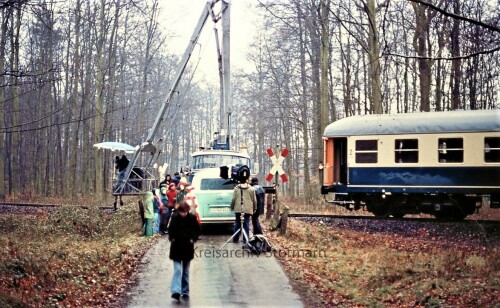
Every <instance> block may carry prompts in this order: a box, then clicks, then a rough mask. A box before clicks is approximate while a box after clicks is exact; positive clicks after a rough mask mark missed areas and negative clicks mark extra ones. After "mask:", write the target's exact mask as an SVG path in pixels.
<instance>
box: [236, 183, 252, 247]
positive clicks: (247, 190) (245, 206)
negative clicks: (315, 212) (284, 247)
mask: <svg viewBox="0 0 500 308" xmlns="http://www.w3.org/2000/svg"><path fill="white" fill-rule="evenodd" d="M256 208H257V198H256V196H255V190H254V189H253V188H251V186H250V185H249V184H248V180H243V181H241V183H240V184H239V185H237V186H236V187H235V188H234V191H233V199H232V200H231V210H232V211H233V212H234V213H235V215H236V220H235V221H234V227H233V231H234V233H235V235H234V238H233V242H234V243H238V241H239V238H240V233H241V232H239V231H238V230H240V229H241V214H243V230H244V231H245V233H246V235H247V236H249V233H248V232H249V222H250V215H252V214H253V213H254V212H255V210H256ZM237 231H238V233H237V234H236V232H237ZM243 240H244V241H245V242H246V240H247V239H245V237H244V236H243Z"/></svg>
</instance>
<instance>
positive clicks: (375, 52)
mask: <svg viewBox="0 0 500 308" xmlns="http://www.w3.org/2000/svg"><path fill="white" fill-rule="evenodd" d="M367 13H368V24H369V25H368V27H369V32H368V49H369V51H368V59H369V62H370V63H369V64H370V66H369V70H370V84H371V86H370V88H371V97H370V98H371V103H372V104H371V108H370V109H371V111H372V113H375V114H381V113H383V110H382V93H381V87H380V61H379V43H378V31H377V14H376V10H375V0H368V5H367Z"/></svg>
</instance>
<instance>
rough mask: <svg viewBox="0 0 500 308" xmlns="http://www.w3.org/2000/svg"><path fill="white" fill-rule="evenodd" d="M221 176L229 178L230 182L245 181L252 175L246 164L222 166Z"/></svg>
mask: <svg viewBox="0 0 500 308" xmlns="http://www.w3.org/2000/svg"><path fill="white" fill-rule="evenodd" d="M219 168H220V177H221V178H223V179H225V180H229V182H230V183H245V182H246V180H248V178H249V177H250V168H248V166H246V165H240V164H238V165H234V166H222V167H219Z"/></svg>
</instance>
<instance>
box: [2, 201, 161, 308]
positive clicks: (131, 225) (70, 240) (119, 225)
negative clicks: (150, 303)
mask: <svg viewBox="0 0 500 308" xmlns="http://www.w3.org/2000/svg"><path fill="white" fill-rule="evenodd" d="M140 224H141V222H140V218H139V215H138V214H137V212H136V210H135V208H133V207H132V206H125V207H121V208H120V211H118V212H116V213H114V214H110V213H105V212H103V211H102V210H99V209H98V208H97V207H96V208H90V209H88V210H84V209H79V208H74V207H68V206H64V207H61V208H58V209H56V210H54V211H53V212H51V213H50V214H47V213H43V212H39V213H34V214H33V215H24V216H20V215H12V214H11V215H2V216H0V247H4V249H5V250H4V252H3V253H2V254H1V255H0V307H24V306H31V307H41V306H72V307H73V306H76V307H78V306H109V305H110V304H112V303H114V302H116V300H118V298H117V297H118V296H117V295H119V294H120V292H122V291H123V290H125V289H126V286H127V283H128V278H129V277H130V275H131V273H132V272H133V271H134V269H135V267H136V265H137V264H138V261H139V259H140V258H141V256H142V255H143V254H144V252H145V251H146V249H147V248H148V247H149V244H150V243H151V242H152V240H151V239H149V238H145V237H141V236H139V229H140Z"/></svg>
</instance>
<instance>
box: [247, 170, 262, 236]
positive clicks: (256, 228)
mask: <svg viewBox="0 0 500 308" xmlns="http://www.w3.org/2000/svg"><path fill="white" fill-rule="evenodd" d="M250 185H252V188H253V189H254V190H255V196H256V197H257V209H256V211H255V212H254V213H253V215H252V226H253V234H262V227H261V226H260V222H259V215H262V214H264V199H265V194H266V193H265V192H264V188H262V187H261V186H259V179H258V178H252V180H251V181H250Z"/></svg>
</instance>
